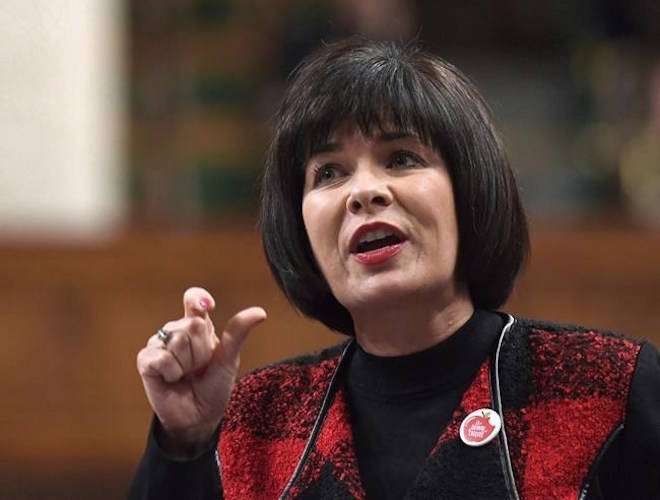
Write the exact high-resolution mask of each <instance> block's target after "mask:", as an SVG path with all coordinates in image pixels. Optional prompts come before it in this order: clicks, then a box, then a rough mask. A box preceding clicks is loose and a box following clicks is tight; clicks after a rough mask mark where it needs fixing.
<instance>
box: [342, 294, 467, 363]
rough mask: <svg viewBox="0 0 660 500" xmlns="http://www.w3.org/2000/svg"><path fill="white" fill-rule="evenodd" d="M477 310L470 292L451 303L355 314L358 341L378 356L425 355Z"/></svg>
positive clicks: (417, 302)
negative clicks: (425, 350) (426, 350)
mask: <svg viewBox="0 0 660 500" xmlns="http://www.w3.org/2000/svg"><path fill="white" fill-rule="evenodd" d="M473 312H474V306H473V305H472V300H471V299H470V296H469V294H468V293H467V291H465V292H464V293H459V294H457V295H456V296H455V297H454V298H453V299H452V300H451V301H449V302H448V303H447V302H444V303H443V301H437V300H436V301H433V302H429V301H426V300H411V301H409V302H408V303H397V304H394V305H392V306H391V307H378V308H373V309H369V310H361V311H358V312H354V313H353V322H354V325H355V332H356V333H355V337H356V340H357V342H358V343H359V344H360V346H361V347H362V349H364V350H365V351H366V352H368V353H370V354H374V355H376V356H401V355H404V354H411V353H413V352H418V351H422V350H424V349H427V348H429V347H431V346H433V345H435V344H437V343H439V342H442V341H443V340H445V339H446V338H448V337H449V336H451V335H452V334H453V333H454V332H455V331H456V330H458V329H459V328H460V327H461V326H463V325H464V324H465V322H466V321H467V320H468V319H470V316H472V313H473Z"/></svg>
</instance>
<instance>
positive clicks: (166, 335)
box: [156, 328, 172, 345]
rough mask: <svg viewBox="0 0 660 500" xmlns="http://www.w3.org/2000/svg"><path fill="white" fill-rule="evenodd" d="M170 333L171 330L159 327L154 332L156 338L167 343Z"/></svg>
mask: <svg viewBox="0 0 660 500" xmlns="http://www.w3.org/2000/svg"><path fill="white" fill-rule="evenodd" d="M170 333H172V332H168V331H166V330H164V329H163V328H161V329H160V330H158V332H157V333H156V337H158V340H162V341H163V344H165V345H167V342H168V341H169V340H170Z"/></svg>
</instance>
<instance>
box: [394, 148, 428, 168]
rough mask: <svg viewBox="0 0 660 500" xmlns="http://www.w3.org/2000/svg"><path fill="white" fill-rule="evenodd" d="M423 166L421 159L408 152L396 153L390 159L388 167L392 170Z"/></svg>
mask: <svg viewBox="0 0 660 500" xmlns="http://www.w3.org/2000/svg"><path fill="white" fill-rule="evenodd" d="M420 165H423V161H422V159H421V158H420V157H419V156H417V155H416V154H415V153H411V152H410V151H397V152H396V153H394V154H393V155H392V157H391V158H390V167H391V168H394V169H406V168H414V167H418V166H420Z"/></svg>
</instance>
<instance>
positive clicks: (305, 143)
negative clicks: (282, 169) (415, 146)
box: [285, 50, 446, 170]
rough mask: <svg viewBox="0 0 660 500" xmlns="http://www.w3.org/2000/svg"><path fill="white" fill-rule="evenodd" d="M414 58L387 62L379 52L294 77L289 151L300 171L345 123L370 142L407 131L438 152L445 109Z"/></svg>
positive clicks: (392, 59)
mask: <svg viewBox="0 0 660 500" xmlns="http://www.w3.org/2000/svg"><path fill="white" fill-rule="evenodd" d="M363 55H364V54H363ZM413 56H414V51H412V50H411V51H410V53H406V54H405V57H401V54H400V53H399V54H397V55H396V57H395V56H394V55H392V57H390V58H387V57H384V56H383V53H382V52H381V53H379V54H377V55H374V56H373V57H356V58H354V59H348V60H343V61H341V63H337V62H334V61H325V63H326V64H327V65H325V67H323V66H321V65H314V67H312V68H310V67H306V68H305V69H304V70H303V74H299V75H296V76H295V79H296V80H297V82H298V85H296V86H297V87H298V89H296V90H297V92H292V94H291V95H292V96H295V97H294V98H295V101H296V102H295V103H290V104H293V106H291V107H290V108H289V112H290V113H288V114H289V116H290V117H291V119H290V120H287V121H288V124H289V126H290V128H289V131H290V132H291V133H290V134H287V135H288V138H289V140H288V141H285V142H288V147H286V146H285V148H286V149H289V151H292V152H294V155H295V159H296V164H297V165H298V166H299V168H301V169H303V170H304V167H305V164H306V163H307V160H308V159H309V157H310V156H311V155H312V154H313V153H314V150H315V149H316V148H318V147H319V146H320V145H322V144H325V143H327V142H328V139H329V137H330V135H331V134H332V133H333V132H334V131H335V130H336V129H337V128H338V127H339V126H340V125H342V124H343V123H346V122H351V123H355V124H356V125H357V126H358V127H359V129H360V131H361V132H362V134H364V135H365V136H366V137H373V136H374V135H376V134H381V133H389V132H405V133H409V134H413V135H416V136H417V137H418V138H419V140H420V141H421V142H422V143H424V144H425V145H427V146H431V147H433V148H434V149H436V150H439V149H440V147H441V142H443V141H442V139H443V136H444V135H445V134H444V133H443V130H446V128H445V126H443V124H444V123H446V120H445V118H446V116H444V113H443V112H442V110H443V106H438V95H437V94H438V90H440V89H438V88H437V86H436V83H437V80H434V79H433V78H428V77H426V75H424V74H423V73H421V72H419V71H417V70H415V69H413V67H412V65H411V63H410V61H408V60H406V58H409V57H413ZM317 71H318V72H320V73H321V74H322V77H321V78H319V74H318V73H316V72H317ZM304 73H309V74H304ZM308 83H309V84H308ZM303 103H304V104H303ZM296 104H299V105H304V109H300V107H299V106H296ZM293 117H295V118H293Z"/></svg>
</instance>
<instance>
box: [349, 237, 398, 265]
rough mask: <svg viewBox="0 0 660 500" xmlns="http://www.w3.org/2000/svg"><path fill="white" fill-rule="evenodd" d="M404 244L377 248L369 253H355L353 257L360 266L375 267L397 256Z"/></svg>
mask: <svg viewBox="0 0 660 500" xmlns="http://www.w3.org/2000/svg"><path fill="white" fill-rule="evenodd" d="M404 243H405V242H404V241H402V242H401V243H397V244H396V245H389V246H386V247H383V248H378V249H376V250H371V251H370V252H363V253H355V254H353V257H355V260H357V261H358V262H359V263H360V264H364V265H367V266H376V265H378V264H383V263H384V262H387V261H388V260H389V259H391V258H392V257H394V256H395V255H397V254H398V253H399V252H400V251H401V247H402V246H403V244H404Z"/></svg>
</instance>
